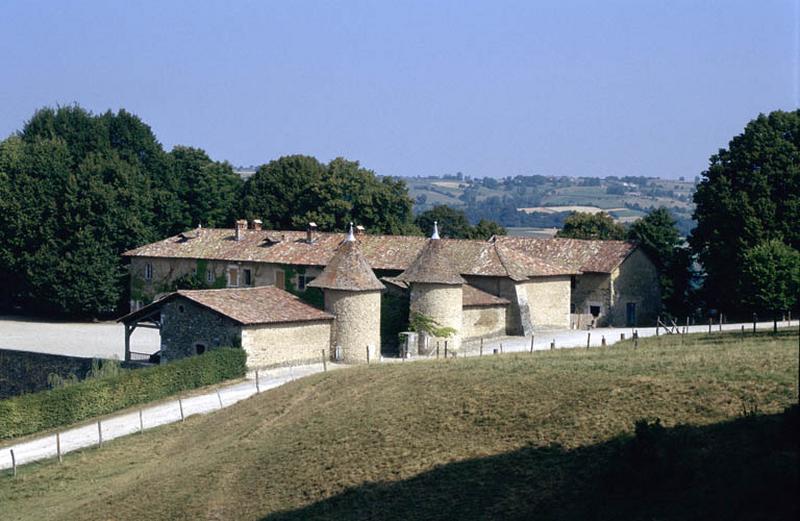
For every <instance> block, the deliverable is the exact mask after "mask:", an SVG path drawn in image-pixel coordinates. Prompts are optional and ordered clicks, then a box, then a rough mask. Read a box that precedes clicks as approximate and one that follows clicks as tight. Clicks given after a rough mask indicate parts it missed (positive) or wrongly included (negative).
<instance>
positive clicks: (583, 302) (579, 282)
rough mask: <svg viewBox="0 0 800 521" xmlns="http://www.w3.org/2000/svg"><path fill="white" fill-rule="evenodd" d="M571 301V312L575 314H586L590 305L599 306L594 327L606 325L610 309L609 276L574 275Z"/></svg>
mask: <svg viewBox="0 0 800 521" xmlns="http://www.w3.org/2000/svg"><path fill="white" fill-rule="evenodd" d="M571 300H572V312H573V313H575V314H588V313H589V306H590V304H598V305H600V316H599V317H598V319H597V324H596V325H598V326H603V325H607V323H608V313H609V309H610V308H611V275H609V274H608V273H584V274H583V275H576V276H575V287H573V288H572V299H571Z"/></svg>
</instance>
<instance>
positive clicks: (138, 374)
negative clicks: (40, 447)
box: [0, 348, 247, 439]
mask: <svg viewBox="0 0 800 521" xmlns="http://www.w3.org/2000/svg"><path fill="white" fill-rule="evenodd" d="M246 356H247V355H246V353H245V352H244V350H242V349H229V348H222V349H214V350H211V351H208V352H207V353H205V354H203V355H199V356H192V357H189V358H184V359H182V360H177V361H175V362H171V363H168V364H164V365H159V366H155V367H149V368H145V369H138V370H133V371H125V372H121V373H119V374H117V375H111V374H105V372H104V370H102V369H98V375H100V376H101V377H99V378H93V379H88V380H84V381H82V382H80V383H76V384H74V385H69V386H65V387H61V388H56V389H52V390H49V391H41V392H37V393H32V394H23V395H21V396H16V397H13V398H9V399H7V400H0V439H4V438H13V437H17V436H24V435H26V434H31V433H34V432H38V431H41V430H44V429H50V428H53V427H60V426H63V425H69V424H72V423H75V422H79V421H83V420H86V419H88V418H93V417H95V416H100V415H103V414H108V413H111V412H114V411H118V410H120V409H125V408H126V407H131V406H133V405H138V404H142V403H147V402H152V401H154V400H159V399H161V398H165V397H167V396H171V395H174V394H176V393H179V392H182V391H186V390H189V389H195V388H197V387H202V386H204V385H211V384H215V383H218V382H221V381H223V380H229V379H231V378H239V377H241V376H244V374H245V370H246ZM109 372H111V370H109Z"/></svg>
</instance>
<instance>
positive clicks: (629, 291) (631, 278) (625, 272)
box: [609, 249, 661, 327]
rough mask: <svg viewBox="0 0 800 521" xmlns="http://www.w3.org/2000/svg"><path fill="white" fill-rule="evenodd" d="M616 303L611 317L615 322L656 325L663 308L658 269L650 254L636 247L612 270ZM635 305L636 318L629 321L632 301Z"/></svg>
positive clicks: (623, 324)
mask: <svg viewBox="0 0 800 521" xmlns="http://www.w3.org/2000/svg"><path fill="white" fill-rule="evenodd" d="M611 284H612V288H613V291H612V295H613V299H614V300H613V304H612V306H611V311H610V313H609V318H610V321H611V323H612V324H613V325H614V326H618V327H619V326H628V325H631V326H652V325H655V322H656V317H657V316H658V314H659V313H660V311H661V286H660V283H659V277H658V271H656V267H655V265H654V264H653V263H652V261H650V259H649V258H648V257H647V255H646V254H645V253H644V252H643V251H642V250H641V249H637V250H635V251H634V252H633V253H632V254H631V255H630V256H628V258H627V259H625V261H624V262H623V263H622V264H621V265H620V266H619V267H618V268H617V269H616V270H614V272H613V273H612V274H611ZM629 303H630V304H633V305H634V306H635V321H634V323H633V324H628V323H627V307H628V304H629Z"/></svg>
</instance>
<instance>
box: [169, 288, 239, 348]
mask: <svg viewBox="0 0 800 521" xmlns="http://www.w3.org/2000/svg"><path fill="white" fill-rule="evenodd" d="M161 324H162V326H161V361H162V362H168V361H172V360H176V359H179V358H184V357H186V356H192V355H195V354H197V353H198V345H200V346H202V347H203V348H204V349H205V350H208V349H214V348H216V347H240V346H241V326H240V325H238V324H237V323H236V322H234V321H233V320H231V319H229V318H227V317H224V316H222V315H220V314H219V313H215V312H213V311H211V310H209V309H207V308H204V307H202V306H199V305H197V304H195V303H193V302H192V301H190V300H188V299H185V298H176V299H174V300H172V301H171V302H167V303H166V304H164V306H163V308H162V309H161Z"/></svg>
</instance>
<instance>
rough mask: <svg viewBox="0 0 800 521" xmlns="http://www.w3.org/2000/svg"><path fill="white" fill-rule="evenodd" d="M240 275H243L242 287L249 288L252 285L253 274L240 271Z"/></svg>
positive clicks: (246, 270) (248, 271)
mask: <svg viewBox="0 0 800 521" xmlns="http://www.w3.org/2000/svg"><path fill="white" fill-rule="evenodd" d="M242 274H243V275H244V285H245V286H250V285H252V284H253V272H252V271H251V270H249V269H244V270H242Z"/></svg>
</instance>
